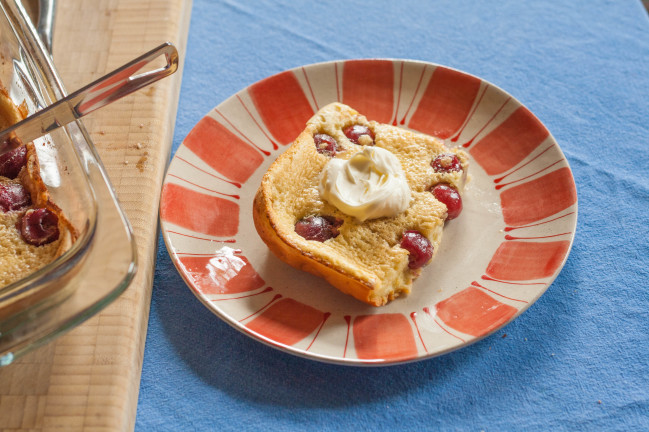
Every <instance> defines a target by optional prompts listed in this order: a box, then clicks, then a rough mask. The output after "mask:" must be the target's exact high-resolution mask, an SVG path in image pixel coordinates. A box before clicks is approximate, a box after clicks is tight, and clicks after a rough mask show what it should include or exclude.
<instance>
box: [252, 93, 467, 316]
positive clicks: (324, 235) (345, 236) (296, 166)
mask: <svg viewBox="0 0 649 432" xmlns="http://www.w3.org/2000/svg"><path fill="white" fill-rule="evenodd" d="M467 168H468V156H467V155H466V153H464V152H463V151H461V150H456V149H453V150H449V149H448V148H446V147H445V146H444V144H443V143H442V142H441V141H440V140H438V139H436V138H433V137H431V136H428V135H424V134H421V133H416V132H412V131H408V130H405V129H402V128H398V127H395V126H391V125H387V124H381V123H377V122H375V121H368V120H367V119H366V118H365V117H364V116H363V115H361V114H359V113H358V112H357V111H355V110H354V109H352V108H350V107H348V106H346V105H343V104H340V103H333V104H330V105H327V106H325V107H324V108H322V109H321V110H320V111H318V112H317V113H316V114H315V115H314V116H313V117H312V118H311V119H310V120H309V121H308V122H307V125H306V128H305V130H304V131H303V132H302V133H301V134H300V136H299V137H298V138H297V139H296V140H295V142H294V143H293V144H292V145H291V146H290V147H289V148H288V150H287V151H285V152H284V153H283V154H282V155H280V156H279V157H278V158H277V160H276V161H275V162H274V163H273V164H272V165H271V167H270V168H269V170H268V172H267V173H266V174H265V175H264V177H263V179H262V182H261V186H260V187H259V190H258V191H257V194H256V196H255V200H254V204H253V217H254V223H255V227H256V229H257V232H258V233H259V235H260V236H261V238H262V239H263V241H264V242H265V243H266V244H267V245H268V247H269V248H270V250H271V251H272V252H273V253H275V254H276V255H277V256H278V257H279V258H280V259H281V260H283V261H285V262H286V263H288V264H290V265H291V266H293V267H296V268H298V269H302V270H305V271H308V272H310V273H312V274H315V275H317V276H320V277H323V278H324V279H326V280H327V281H328V282H329V283H331V284H332V285H333V286H335V287H336V288H338V289H339V290H341V291H342V292H345V293H347V294H350V295H352V296H354V297H355V298H357V299H359V300H361V301H363V302H365V303H368V304H371V305H374V306H381V305H384V304H386V303H387V302H388V301H390V300H392V299H394V298H395V297H397V296H399V295H401V294H407V293H409V292H410V290H411V288H412V283H413V280H414V279H416V277H417V276H419V274H420V272H421V267H422V266H424V265H425V264H427V263H428V262H430V260H431V259H432V257H433V256H434V254H435V253H436V251H437V249H438V246H439V243H440V241H441V237H442V230H443V227H444V223H445V221H446V220H448V219H452V218H454V217H457V216H458V215H459V213H460V211H461V209H462V201H461V197H460V192H461V191H462V189H463V187H464V181H465V178H466V172H467Z"/></svg>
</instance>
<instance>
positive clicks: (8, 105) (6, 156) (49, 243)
mask: <svg viewBox="0 0 649 432" xmlns="http://www.w3.org/2000/svg"><path fill="white" fill-rule="evenodd" d="M26 114H27V111H26V109H25V107H24V106H16V105H15V104H14V102H13V101H12V100H11V98H10V97H9V94H8V93H7V91H6V89H5V88H4V87H2V86H1V85H0V130H3V129H5V128H7V127H9V126H11V125H12V124H15V123H17V122H18V121H20V120H22V119H23V118H25V117H26ZM76 238H77V232H76V230H75V228H74V227H73V226H72V224H71V223H70V222H69V221H68V219H67V218H66V217H65V216H64V215H63V212H62V211H61V209H60V208H59V207H58V206H57V205H56V204H54V203H53V202H52V200H51V199H50V195H49V192H48V190H47V187H46V185H45V184H44V183H43V180H42V178H41V175H40V165H39V161H38V156H37V154H36V149H35V147H34V144H33V143H26V144H24V143H22V142H20V140H18V139H17V138H16V137H10V138H9V139H8V140H6V141H4V142H2V143H0V288H1V287H4V286H7V285H9V284H11V283H13V282H16V281H18V280H20V279H22V278H24V277H26V276H28V275H30V274H32V273H34V272H35V271H37V270H38V269H40V268H42V267H44V266H45V265H47V264H49V263H50V262H52V261H54V260H55V259H56V258H57V257H59V256H60V255H62V254H63V253H64V252H65V251H66V250H68V249H69V248H70V246H71V245H72V243H73V242H74V240H75V239H76Z"/></svg>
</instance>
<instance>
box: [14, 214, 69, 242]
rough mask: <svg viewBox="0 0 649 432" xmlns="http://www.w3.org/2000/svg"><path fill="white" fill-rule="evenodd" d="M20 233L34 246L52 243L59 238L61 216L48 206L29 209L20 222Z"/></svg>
mask: <svg viewBox="0 0 649 432" xmlns="http://www.w3.org/2000/svg"><path fill="white" fill-rule="evenodd" d="M20 233H21V234H22V235H23V239H25V241H26V242H27V243H29V244H31V245H34V246H41V245H44V244H47V243H51V242H53V241H55V240H57V239H58V238H59V218H58V216H56V214H54V213H52V212H51V211H50V210H48V209H46V208H39V209H36V210H27V211H26V212H25V215H24V216H23V217H22V220H21V222H20Z"/></svg>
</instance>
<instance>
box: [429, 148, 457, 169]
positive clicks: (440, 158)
mask: <svg viewBox="0 0 649 432" xmlns="http://www.w3.org/2000/svg"><path fill="white" fill-rule="evenodd" d="M430 166H432V167H433V169H434V170H435V172H443V173H448V172H454V171H462V164H461V163H460V160H459V159H458V158H457V156H456V155H454V154H453V153H442V154H440V155H437V157H436V158H435V159H433V161H432V162H431V163H430Z"/></svg>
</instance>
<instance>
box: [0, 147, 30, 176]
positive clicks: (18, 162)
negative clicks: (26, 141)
mask: <svg viewBox="0 0 649 432" xmlns="http://www.w3.org/2000/svg"><path fill="white" fill-rule="evenodd" d="M26 163H27V148H25V146H20V147H16V148H15V149H13V150H11V151H8V152H7V153H4V154H2V155H0V176H4V177H7V178H10V179H15V178H16V177H18V173H19V172H20V170H21V169H22V167H24V166H25V164H26Z"/></svg>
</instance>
